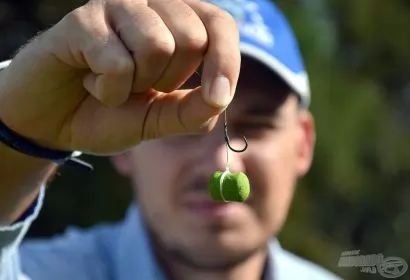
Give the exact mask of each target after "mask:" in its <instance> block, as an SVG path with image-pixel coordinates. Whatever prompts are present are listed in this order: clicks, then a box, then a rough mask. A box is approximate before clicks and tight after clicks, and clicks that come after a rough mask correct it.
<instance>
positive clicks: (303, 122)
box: [297, 110, 316, 177]
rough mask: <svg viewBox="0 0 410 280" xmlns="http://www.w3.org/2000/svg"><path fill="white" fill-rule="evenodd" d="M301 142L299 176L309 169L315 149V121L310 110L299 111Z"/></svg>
mask: <svg viewBox="0 0 410 280" xmlns="http://www.w3.org/2000/svg"><path fill="white" fill-rule="evenodd" d="M299 122H300V123H299V125H300V131H299V133H300V134H299V136H300V137H299V143H298V163H297V172H298V175H299V177H303V176H305V175H306V173H307V172H308V171H309V169H310V167H311V165H312V161H313V155H314V150H315V143H316V131H315V121H314V118H313V116H312V114H311V113H310V112H309V111H308V110H301V111H299Z"/></svg>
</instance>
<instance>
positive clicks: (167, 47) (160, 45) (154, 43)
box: [145, 32, 175, 57]
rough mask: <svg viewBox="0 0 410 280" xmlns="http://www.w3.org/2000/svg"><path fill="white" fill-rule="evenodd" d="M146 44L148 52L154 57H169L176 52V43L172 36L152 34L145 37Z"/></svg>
mask: <svg viewBox="0 0 410 280" xmlns="http://www.w3.org/2000/svg"><path fill="white" fill-rule="evenodd" d="M145 43H146V50H147V51H148V52H149V54H150V55H152V56H160V57H169V56H172V55H173V53H174V51H175V41H174V39H173V37H172V36H171V35H170V34H169V36H166V33H165V34H163V33H157V32H150V33H148V34H147V35H146V37H145Z"/></svg>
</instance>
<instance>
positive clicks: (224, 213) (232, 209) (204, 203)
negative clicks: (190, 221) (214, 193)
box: [183, 196, 246, 218]
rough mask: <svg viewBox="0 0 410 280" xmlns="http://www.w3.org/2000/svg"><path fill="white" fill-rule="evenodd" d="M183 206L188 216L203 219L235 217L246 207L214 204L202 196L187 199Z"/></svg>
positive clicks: (239, 204)
mask: <svg viewBox="0 0 410 280" xmlns="http://www.w3.org/2000/svg"><path fill="white" fill-rule="evenodd" d="M183 205H184V208H185V209H187V211H188V212H189V213H190V214H192V215H195V216H198V217H203V218H224V217H228V216H233V215H237V214H238V213H239V212H241V211H244V208H245V207H246V205H244V203H240V202H215V201H213V200H210V199H209V197H203V196H202V197H199V196H198V197H191V198H187V199H185V200H184V202H183Z"/></svg>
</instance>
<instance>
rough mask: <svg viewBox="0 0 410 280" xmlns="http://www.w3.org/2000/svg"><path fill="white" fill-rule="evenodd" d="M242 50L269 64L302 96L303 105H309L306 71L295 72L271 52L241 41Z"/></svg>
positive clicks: (247, 54) (246, 54)
mask: <svg viewBox="0 0 410 280" xmlns="http://www.w3.org/2000/svg"><path fill="white" fill-rule="evenodd" d="M240 50H241V53H242V55H245V56H249V57H251V58H253V59H256V60H257V61H259V62H260V63H262V64H264V65H265V66H267V67H268V68H269V69H271V70H272V71H274V72H275V73H276V74H277V75H278V76H279V77H281V78H282V79H283V80H284V81H285V83H287V84H288V85H289V87H290V88H291V89H292V90H294V91H295V93H296V94H298V95H299V96H300V99H301V102H302V106H304V107H308V106H309V104H310V88H309V79H308V76H307V74H306V73H305V72H302V73H294V72H292V71H291V70H290V69H289V68H287V67H286V66H285V65H284V64H283V63H281V62H280V61H279V60H278V59H276V58H275V57H274V56H272V55H270V54H269V53H267V52H265V51H263V50H261V49H260V48H257V47H255V46H253V45H250V44H247V43H241V45H240Z"/></svg>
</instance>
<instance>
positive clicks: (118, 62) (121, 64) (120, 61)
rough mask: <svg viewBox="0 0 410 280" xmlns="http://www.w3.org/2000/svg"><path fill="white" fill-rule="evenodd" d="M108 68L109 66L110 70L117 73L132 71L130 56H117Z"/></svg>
mask: <svg viewBox="0 0 410 280" xmlns="http://www.w3.org/2000/svg"><path fill="white" fill-rule="evenodd" d="M110 68H111V71H110V72H113V73H117V74H126V73H132V72H134V62H133V61H132V59H131V58H128V57H123V56H120V57H119V56H117V58H116V59H114V60H113V61H112V64H111V67H110Z"/></svg>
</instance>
